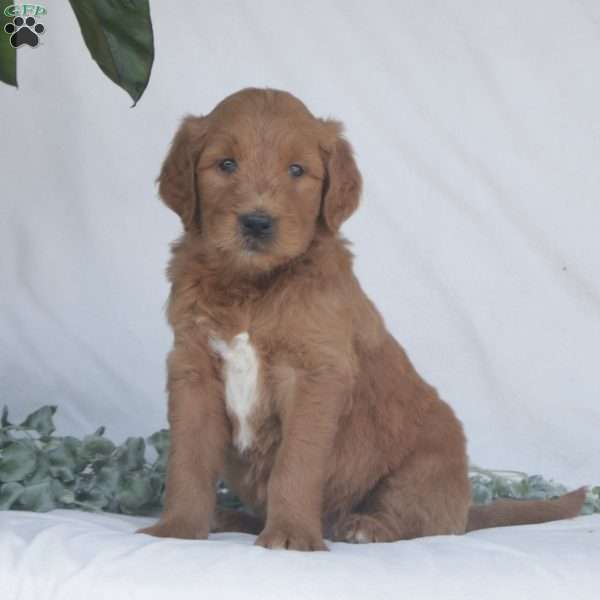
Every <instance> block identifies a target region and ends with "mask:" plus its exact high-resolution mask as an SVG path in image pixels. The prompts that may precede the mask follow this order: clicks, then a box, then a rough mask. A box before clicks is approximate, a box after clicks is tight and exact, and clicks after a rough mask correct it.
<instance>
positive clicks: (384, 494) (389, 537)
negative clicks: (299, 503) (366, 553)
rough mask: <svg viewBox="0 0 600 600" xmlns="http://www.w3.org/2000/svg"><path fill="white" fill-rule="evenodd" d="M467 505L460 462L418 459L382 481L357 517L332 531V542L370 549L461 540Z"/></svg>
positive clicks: (427, 456)
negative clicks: (450, 537) (438, 538)
mask: <svg viewBox="0 0 600 600" xmlns="http://www.w3.org/2000/svg"><path fill="white" fill-rule="evenodd" d="M470 503H471V492H470V484H469V480H468V474H467V468H466V464H465V463H464V462H463V461H462V460H460V459H459V460H454V461H452V460H450V459H448V458H446V457H444V456H442V455H431V454H425V455H419V454H418V453H416V454H413V455H412V456H411V457H410V458H409V459H408V460H406V461H405V462H404V463H403V464H402V465H401V467H400V468H399V469H398V470H396V471H394V472H392V473H390V474H389V475H388V476H387V477H385V478H384V479H382V480H381V481H380V482H379V483H378V484H377V486H376V487H375V488H374V489H373V491H372V492H371V493H370V494H369V495H368V497H367V498H366V499H365V500H364V501H363V503H362V504H361V505H360V507H358V510H357V511H356V512H354V513H351V514H350V515H348V516H347V517H345V518H343V519H342V520H341V522H339V523H337V524H336V525H335V526H334V528H333V539H334V541H345V542H352V543H369V542H394V541H396V540H408V539H412V538H417V537H423V536H429V535H444V534H462V533H464V532H465V528H466V523H467V514H468V510H469V505H470Z"/></svg>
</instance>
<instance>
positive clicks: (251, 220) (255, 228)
mask: <svg viewBox="0 0 600 600" xmlns="http://www.w3.org/2000/svg"><path fill="white" fill-rule="evenodd" d="M239 222H240V229H241V231H242V235H243V236H244V238H246V239H247V240H256V241H268V240H270V239H271V238H272V237H273V232H274V229H275V227H274V223H273V218H272V217H271V216H270V215H268V214H266V213H262V212H252V213H246V214H244V215H240V217H239Z"/></svg>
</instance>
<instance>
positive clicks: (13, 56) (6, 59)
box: [0, 0, 17, 87]
mask: <svg viewBox="0 0 600 600" xmlns="http://www.w3.org/2000/svg"><path fill="white" fill-rule="evenodd" d="M12 3H13V2H12V0H0V81H3V82H4V83H8V85H14V86H15V87H17V50H16V48H13V47H12V46H11V45H10V35H8V34H6V33H5V32H4V26H5V25H6V24H7V23H8V22H9V21H12V17H7V16H6V15H5V14H4V9H5V8H6V7H7V6H10V5H11V4H12Z"/></svg>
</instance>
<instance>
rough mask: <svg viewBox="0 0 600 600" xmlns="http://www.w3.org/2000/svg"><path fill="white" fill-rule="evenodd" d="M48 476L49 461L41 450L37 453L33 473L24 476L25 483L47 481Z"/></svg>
mask: <svg viewBox="0 0 600 600" xmlns="http://www.w3.org/2000/svg"><path fill="white" fill-rule="evenodd" d="M49 477H50V463H49V462H48V457H47V456H46V455H45V454H44V453H43V452H38V453H37V465H36V468H35V470H34V471H33V473H31V474H30V475H28V476H27V477H26V478H25V483H26V484H27V485H31V484H32V483H41V482H42V481H47V480H48V478H49Z"/></svg>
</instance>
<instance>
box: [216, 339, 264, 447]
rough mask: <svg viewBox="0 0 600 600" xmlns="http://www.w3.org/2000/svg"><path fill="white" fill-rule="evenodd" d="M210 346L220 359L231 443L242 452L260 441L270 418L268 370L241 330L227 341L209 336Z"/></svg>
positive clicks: (255, 347)
mask: <svg viewBox="0 0 600 600" xmlns="http://www.w3.org/2000/svg"><path fill="white" fill-rule="evenodd" d="M210 345H211V348H212V349H213V351H214V352H215V353H216V354H217V355H218V356H219V357H220V359H221V361H220V369H221V377H222V380H223V391H224V396H225V405H226V409H227V414H228V415H229V418H230V419H231V422H232V425H233V443H234V445H235V447H236V448H237V449H238V451H239V452H241V453H244V452H246V451H248V450H249V449H250V448H252V447H253V446H255V445H256V444H257V443H259V442H260V439H259V434H260V431H262V429H263V425H264V423H265V422H266V421H268V420H269V418H270V417H272V416H273V411H272V407H271V405H270V403H269V401H268V399H269V397H270V396H271V390H270V387H271V386H270V381H271V377H270V376H269V368H268V366H267V364H266V363H265V361H264V360H261V354H260V352H259V349H258V348H257V345H256V343H255V341H253V340H252V339H251V338H250V336H249V334H248V332H246V331H242V332H240V333H238V334H237V335H235V336H234V337H233V338H232V339H231V340H230V341H229V342H226V341H224V340H223V339H221V338H219V337H217V336H212V337H211V338H210Z"/></svg>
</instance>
